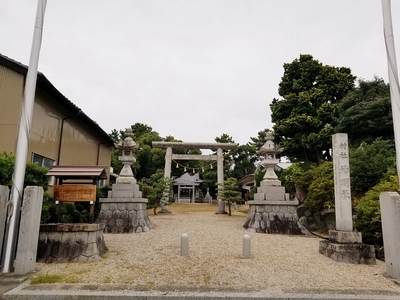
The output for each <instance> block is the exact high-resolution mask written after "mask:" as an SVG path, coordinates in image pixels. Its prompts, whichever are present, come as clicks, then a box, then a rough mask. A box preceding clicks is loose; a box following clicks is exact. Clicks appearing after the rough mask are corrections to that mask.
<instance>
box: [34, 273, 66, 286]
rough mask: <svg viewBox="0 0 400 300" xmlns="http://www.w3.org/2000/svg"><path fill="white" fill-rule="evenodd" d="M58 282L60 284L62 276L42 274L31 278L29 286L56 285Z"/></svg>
mask: <svg viewBox="0 0 400 300" xmlns="http://www.w3.org/2000/svg"><path fill="white" fill-rule="evenodd" d="M58 282H62V276H60V275H52V274H44V275H38V276H35V277H32V278H31V284H40V283H58Z"/></svg>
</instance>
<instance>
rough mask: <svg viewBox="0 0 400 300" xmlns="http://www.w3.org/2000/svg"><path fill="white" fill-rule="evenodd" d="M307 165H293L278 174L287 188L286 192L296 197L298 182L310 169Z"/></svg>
mask: <svg viewBox="0 0 400 300" xmlns="http://www.w3.org/2000/svg"><path fill="white" fill-rule="evenodd" d="M308 168H309V167H307V165H306V164H301V163H293V164H292V165H291V166H290V167H288V168H287V169H286V170H283V171H281V172H277V175H278V178H279V180H280V181H281V183H282V185H283V186H284V187H285V188H286V192H287V193H289V194H291V195H294V194H295V193H296V184H295V182H296V180H297V179H298V178H299V177H300V176H301V175H302V174H303V173H304V172H305V171H306V170H307V169H308Z"/></svg>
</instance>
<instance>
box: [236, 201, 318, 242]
mask: <svg viewBox="0 0 400 300" xmlns="http://www.w3.org/2000/svg"><path fill="white" fill-rule="evenodd" d="M248 203H249V213H248V215H247V220H246V222H245V223H244V225H243V227H244V228H246V229H247V230H248V231H250V232H258V233H280V234H296V235H302V234H310V233H309V232H308V230H307V229H306V228H305V227H304V226H303V225H301V223H300V222H299V218H298V217H297V213H296V209H297V204H298V202H297V201H296V202H294V201H248Z"/></svg>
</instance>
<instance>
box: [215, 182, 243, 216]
mask: <svg viewBox="0 0 400 300" xmlns="http://www.w3.org/2000/svg"><path fill="white" fill-rule="evenodd" d="M218 198H219V199H221V200H222V201H228V207H229V215H230V216H231V215H232V213H231V202H238V201H241V200H242V194H241V193H240V191H239V186H238V185H237V180H236V178H233V177H230V178H228V179H227V180H225V181H224V182H223V185H221V183H219V184H218Z"/></svg>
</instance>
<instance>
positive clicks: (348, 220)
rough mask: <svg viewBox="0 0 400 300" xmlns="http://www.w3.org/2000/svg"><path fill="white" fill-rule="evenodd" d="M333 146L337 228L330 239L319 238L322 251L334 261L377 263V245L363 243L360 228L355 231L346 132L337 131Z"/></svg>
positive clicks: (331, 231)
mask: <svg viewBox="0 0 400 300" xmlns="http://www.w3.org/2000/svg"><path fill="white" fill-rule="evenodd" d="M332 146H333V147H332V150H333V172H334V183H335V218H336V230H329V240H323V241H321V242H320V244H319V252H320V253H321V254H324V255H325V256H328V257H330V258H331V259H333V260H335V261H340V262H348V263H354V264H375V263H376V261H375V247H374V246H372V245H366V244H363V243H362V237H361V232H355V231H353V214H352V205H351V191H350V164H349V149H348V138H347V134H345V133H337V134H334V135H333V136H332Z"/></svg>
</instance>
